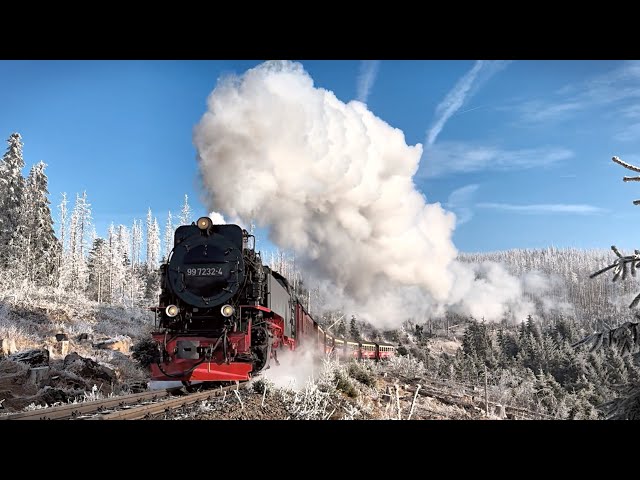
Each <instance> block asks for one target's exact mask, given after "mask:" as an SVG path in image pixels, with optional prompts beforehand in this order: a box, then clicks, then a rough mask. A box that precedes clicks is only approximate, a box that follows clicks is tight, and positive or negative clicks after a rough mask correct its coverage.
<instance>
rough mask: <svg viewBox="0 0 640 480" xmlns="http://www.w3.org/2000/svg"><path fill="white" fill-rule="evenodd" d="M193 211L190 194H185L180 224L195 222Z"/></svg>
mask: <svg viewBox="0 0 640 480" xmlns="http://www.w3.org/2000/svg"><path fill="white" fill-rule="evenodd" d="M192 217H193V211H192V210H191V207H190V206H189V196H188V195H186V194H185V196H184V204H183V205H182V211H181V212H180V225H191V222H193V218H192Z"/></svg>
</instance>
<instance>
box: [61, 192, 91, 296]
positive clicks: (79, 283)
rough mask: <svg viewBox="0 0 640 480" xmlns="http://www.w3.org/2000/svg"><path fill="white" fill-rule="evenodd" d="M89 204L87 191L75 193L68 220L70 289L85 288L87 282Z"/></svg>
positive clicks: (89, 226)
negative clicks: (86, 256)
mask: <svg viewBox="0 0 640 480" xmlns="http://www.w3.org/2000/svg"><path fill="white" fill-rule="evenodd" d="M91 220H92V219H91V205H90V204H89V202H88V201H87V192H83V193H82V195H78V194H76V203H75V205H74V207H73V212H72V213H71V220H70V222H69V255H68V260H69V275H68V284H67V285H66V286H68V287H69V288H70V289H71V290H72V291H80V290H85V288H86V282H87V263H86V258H85V255H86V253H87V251H88V245H89V235H90V232H91Z"/></svg>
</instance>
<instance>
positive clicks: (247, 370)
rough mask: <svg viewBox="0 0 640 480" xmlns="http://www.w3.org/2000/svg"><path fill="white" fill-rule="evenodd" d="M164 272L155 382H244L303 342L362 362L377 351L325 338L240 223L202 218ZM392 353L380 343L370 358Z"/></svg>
mask: <svg viewBox="0 0 640 480" xmlns="http://www.w3.org/2000/svg"><path fill="white" fill-rule="evenodd" d="M160 271H161V293H160V299H159V306H158V307H155V311H156V313H157V315H158V317H159V322H158V326H159V329H158V331H156V332H154V333H153V338H154V340H155V342H156V344H157V347H158V355H157V358H156V361H155V362H154V363H153V364H152V365H151V368H152V379H154V380H180V381H183V382H185V383H188V382H190V381H231V380H247V379H249V378H250V377H251V375H255V374H256V373H257V372H259V371H261V370H263V369H265V368H267V367H268V366H269V364H270V361H271V360H272V359H273V361H274V362H275V363H277V361H278V360H277V351H278V349H280V348H289V349H292V350H293V349H295V348H297V347H299V346H300V345H305V346H310V347H312V348H317V349H318V350H319V351H321V352H323V353H324V352H332V351H334V350H337V351H338V354H339V355H341V356H356V357H359V358H363V356H366V355H364V354H363V352H365V351H369V350H371V349H372V348H374V347H371V348H369V347H367V346H363V345H360V346H359V348H358V352H357V353H355V354H354V353H353V352H351V350H350V351H349V352H347V343H346V342H345V341H343V340H341V339H335V338H334V337H333V336H331V335H330V334H328V333H325V332H324V330H323V329H322V328H321V327H320V326H319V325H318V323H317V322H315V321H314V320H313V318H312V317H311V316H310V315H309V314H308V313H307V312H306V310H305V309H304V307H303V305H302V303H301V302H300V301H299V300H298V298H297V297H296V295H295V294H294V292H293V289H292V288H291V287H290V285H289V282H288V281H287V279H286V278H284V277H283V276H282V275H280V274H279V273H278V272H275V271H273V270H271V269H270V268H269V267H268V266H265V265H263V264H262V261H261V258H260V254H259V253H258V252H256V250H255V237H254V236H253V235H250V234H249V233H248V232H247V231H246V230H243V229H242V228H240V227H239V226H237V225H213V222H212V221H211V219H210V218H209V217H201V218H200V219H198V221H197V222H196V223H193V224H191V225H183V226H180V227H178V229H177V230H176V232H175V236H174V247H173V250H172V251H171V254H170V255H169V259H168V261H167V263H165V264H164V265H162V266H161V270H160ZM341 341H342V343H340V342H341ZM351 343H353V342H351ZM356 345H358V343H357V342H356ZM372 345H376V344H372ZM394 350H395V349H394ZM383 351H384V353H385V355H383V354H382V352H383ZM389 351H390V348H389V346H385V348H384V349H383V348H382V347H380V346H379V345H376V346H375V349H374V350H373V353H372V355H373V356H374V358H383V357H384V356H388V354H389Z"/></svg>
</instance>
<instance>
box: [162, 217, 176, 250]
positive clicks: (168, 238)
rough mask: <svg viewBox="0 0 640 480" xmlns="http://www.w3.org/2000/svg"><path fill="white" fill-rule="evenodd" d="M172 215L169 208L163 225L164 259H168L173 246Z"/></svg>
mask: <svg viewBox="0 0 640 480" xmlns="http://www.w3.org/2000/svg"><path fill="white" fill-rule="evenodd" d="M173 234H174V227H173V217H172V215H171V210H169V215H167V223H165V225H164V252H163V257H164V259H165V260H168V259H169V253H171V249H172V248H173Z"/></svg>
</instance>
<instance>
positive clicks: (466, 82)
mask: <svg viewBox="0 0 640 480" xmlns="http://www.w3.org/2000/svg"><path fill="white" fill-rule="evenodd" d="M508 64H509V62H505V61H486V60H478V61H476V63H475V64H474V65H473V67H472V68H471V70H469V71H468V72H467V73H466V74H465V75H464V76H463V77H462V78H461V79H460V80H458V82H457V83H456V84H455V86H454V87H453V88H452V89H451V91H450V92H449V93H447V96H446V97H444V100H442V102H440V104H439V105H438V107H437V108H436V120H435V122H433V125H432V126H431V128H430V129H429V131H428V133H427V146H428V147H429V146H431V145H433V144H434V143H435V141H436V139H437V138H438V135H440V132H441V131H442V129H443V128H444V126H445V124H446V123H447V121H448V120H449V119H450V118H451V116H452V115H453V114H455V113H456V112H457V111H458V110H459V109H460V107H462V105H464V102H465V101H466V100H468V99H469V98H471V97H472V96H473V94H474V93H475V92H476V91H477V90H478V88H479V86H480V84H482V83H484V82H486V81H487V80H489V78H491V77H492V76H493V75H495V74H496V73H498V72H499V71H500V70H502V69H503V68H504V67H506V66H507V65H508ZM478 77H481V78H480V79H479V81H478V82H476V79H477V78H478ZM474 82H476V85H475V88H473V87H474ZM476 108H479V107H476ZM471 110H474V109H470V110H466V111H471Z"/></svg>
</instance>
